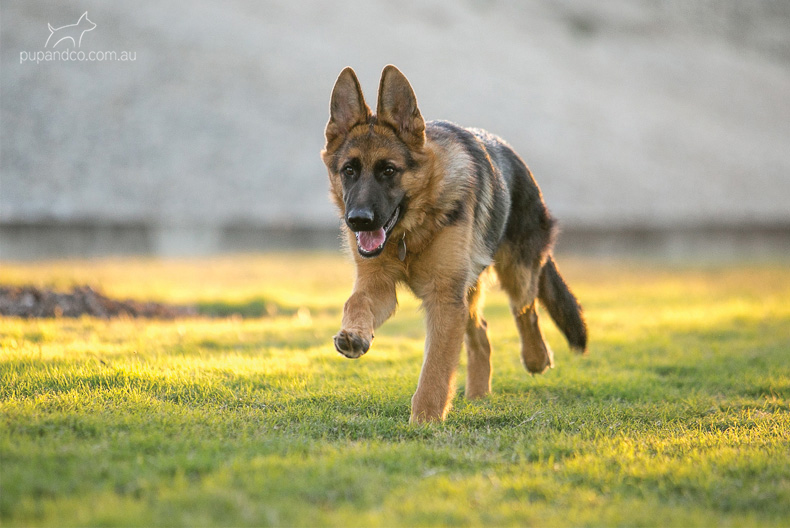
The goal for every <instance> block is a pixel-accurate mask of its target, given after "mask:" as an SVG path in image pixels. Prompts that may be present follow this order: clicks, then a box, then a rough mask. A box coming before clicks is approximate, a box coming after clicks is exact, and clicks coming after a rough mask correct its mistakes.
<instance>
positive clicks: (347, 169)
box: [343, 165, 357, 176]
mask: <svg viewBox="0 0 790 528" xmlns="http://www.w3.org/2000/svg"><path fill="white" fill-rule="evenodd" d="M356 173H357V171H355V170H354V167H352V166H351V165H346V166H345V167H343V174H345V175H346V176H353V175H354V174H356Z"/></svg>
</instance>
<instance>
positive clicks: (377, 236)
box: [356, 206, 400, 257]
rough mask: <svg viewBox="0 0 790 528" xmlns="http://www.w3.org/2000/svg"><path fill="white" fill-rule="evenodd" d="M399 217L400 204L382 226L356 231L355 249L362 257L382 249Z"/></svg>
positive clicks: (372, 255) (375, 253)
mask: <svg viewBox="0 0 790 528" xmlns="http://www.w3.org/2000/svg"><path fill="white" fill-rule="evenodd" d="M399 218H400V206H398V207H396V208H395V212H394V213H392V216H391V217H390V219H389V220H387V223H386V224H384V227H380V228H379V229H377V230H375V231H357V232H356V235H357V250H358V251H359V254H360V255H362V256H363V257H375V256H377V255H378V254H379V253H381V252H382V251H384V245H385V244H386V243H387V239H388V238H389V236H390V232H391V231H392V228H393V227H395V224H396V223H397V222H398V219H399Z"/></svg>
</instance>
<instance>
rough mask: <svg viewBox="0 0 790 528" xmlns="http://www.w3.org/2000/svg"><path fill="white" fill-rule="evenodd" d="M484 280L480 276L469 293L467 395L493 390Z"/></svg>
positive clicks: (480, 396)
mask: <svg viewBox="0 0 790 528" xmlns="http://www.w3.org/2000/svg"><path fill="white" fill-rule="evenodd" d="M483 282H484V279H483V278H482V277H481V278H478V280H477V284H475V285H474V286H473V287H472V288H471V289H470V290H469V292H468V293H467V295H466V299H467V301H468V303H469V319H468V320H467V321H466V336H465V338H464V342H465V344H466V354H467V358H468V362H467V366H466V397H467V398H469V399H473V398H482V397H484V396H487V395H488V394H489V393H490V392H491V343H489V341H488V324H487V323H486V320H485V319H483V315H482V305H483V294H484V292H483Z"/></svg>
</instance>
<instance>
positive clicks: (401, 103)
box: [376, 64, 425, 148]
mask: <svg viewBox="0 0 790 528" xmlns="http://www.w3.org/2000/svg"><path fill="white" fill-rule="evenodd" d="M376 114H377V115H376V117H377V119H378V121H379V122H383V123H386V124H388V125H390V126H391V127H393V128H394V129H395V131H396V132H397V133H398V136H399V137H400V138H401V139H402V140H403V141H404V142H405V143H406V144H407V145H409V147H411V148H421V147H422V146H423V145H424V144H425V120H424V119H423V118H422V114H420V110H419V108H417V97H416V96H415V95H414V90H412V88H411V85H410V84H409V81H408V79H406V76H405V75H403V74H402V73H401V72H400V70H398V68H396V67H395V66H393V65H392V64H390V65H388V66H385V67H384V70H383V71H382V72H381V82H380V83H379V101H378V106H377V107H376Z"/></svg>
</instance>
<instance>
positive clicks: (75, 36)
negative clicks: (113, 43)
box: [44, 11, 96, 48]
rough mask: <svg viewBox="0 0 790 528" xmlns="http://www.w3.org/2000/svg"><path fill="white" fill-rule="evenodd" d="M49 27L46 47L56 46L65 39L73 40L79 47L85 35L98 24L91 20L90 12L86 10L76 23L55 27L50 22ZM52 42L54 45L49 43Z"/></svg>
mask: <svg viewBox="0 0 790 528" xmlns="http://www.w3.org/2000/svg"><path fill="white" fill-rule="evenodd" d="M47 27H48V28H49V37H47V41H46V42H45V43H44V47H45V48H48V47H52V48H54V47H55V46H57V45H58V44H60V43H61V42H63V41H64V40H71V43H72V45H74V46H76V47H78V48H79V47H80V46H81V45H82V37H83V35H85V33H87V32H88V31H93V30H94V29H95V28H96V24H94V23H93V22H91V20H90V19H89V18H88V12H87V11H85V12H84V13H83V14H82V16H81V17H80V19H79V20H77V23H76V24H69V25H68V26H61V27H59V28H53V27H52V24H49V23H48V24H47ZM50 42H52V46H50V45H49V43H50Z"/></svg>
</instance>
